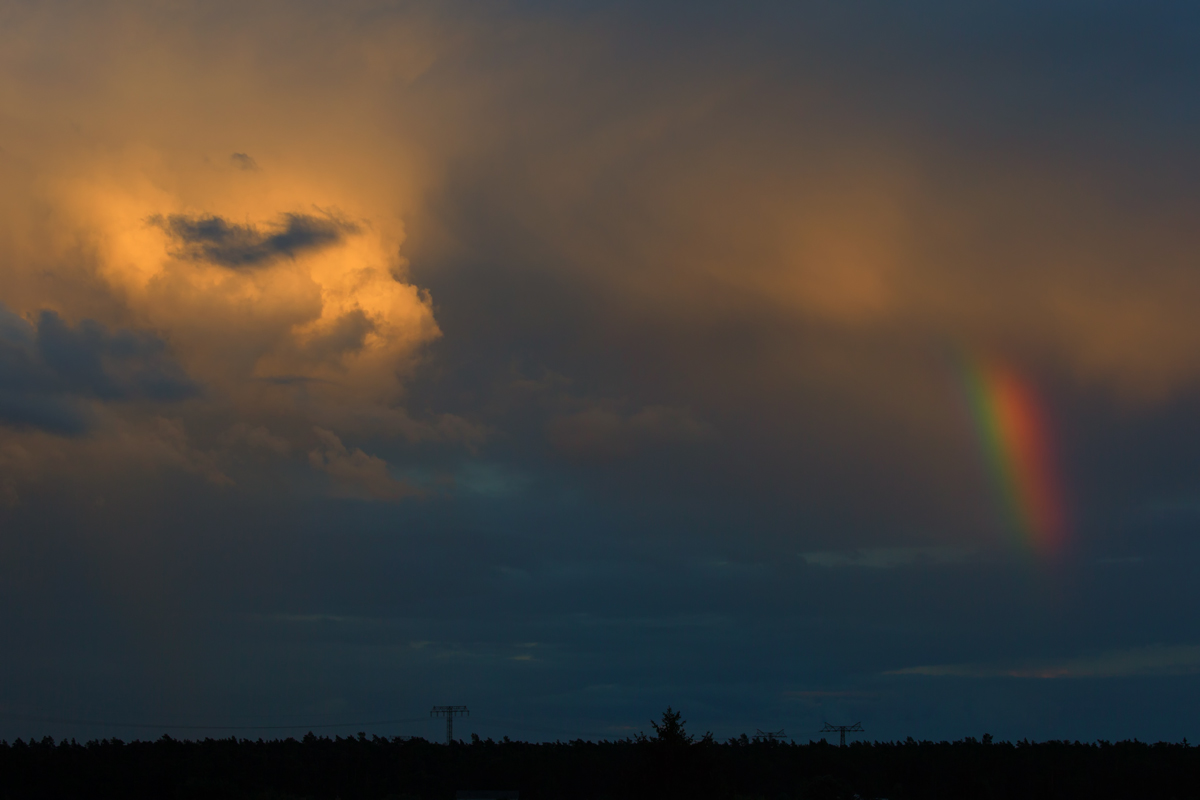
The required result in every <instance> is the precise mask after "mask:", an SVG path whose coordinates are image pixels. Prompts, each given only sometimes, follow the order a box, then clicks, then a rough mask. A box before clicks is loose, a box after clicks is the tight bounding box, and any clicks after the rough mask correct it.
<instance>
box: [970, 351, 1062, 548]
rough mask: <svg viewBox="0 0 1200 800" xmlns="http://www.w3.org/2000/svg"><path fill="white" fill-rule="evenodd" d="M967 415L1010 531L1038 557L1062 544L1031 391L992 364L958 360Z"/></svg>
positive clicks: (1058, 505) (1040, 418)
mask: <svg viewBox="0 0 1200 800" xmlns="http://www.w3.org/2000/svg"><path fill="white" fill-rule="evenodd" d="M963 376H964V383H965V386H966V391H967V399H968V401H969V403H970V407H971V415H972V418H973V420H974V422H975V426H976V431H977V433H978V435H979V439H980V444H981V445H982V447H983V451H984V455H985V457H986V459H987V462H988V467H989V470H990V472H991V474H992V478H993V480H994V482H995V485H996V489H997V491H998V493H999V495H1000V498H1001V501H1002V504H1003V506H1004V509H1005V512H1006V516H1007V517H1008V522H1009V524H1010V526H1011V527H1012V528H1013V529H1014V530H1015V531H1016V532H1017V533H1018V534H1019V535H1020V536H1021V537H1022V539H1023V540H1024V541H1025V542H1026V543H1027V544H1028V545H1029V546H1030V547H1031V548H1032V549H1033V550H1034V551H1035V552H1037V553H1038V554H1039V555H1042V556H1052V555H1055V554H1057V553H1059V552H1060V551H1061V550H1062V548H1063V546H1064V545H1065V544H1066V541H1065V540H1066V535H1067V526H1066V518H1065V514H1064V508H1063V506H1064V504H1063V497H1062V492H1061V489H1060V485H1059V479H1058V474H1057V470H1056V469H1055V464H1054V454H1053V448H1052V447H1051V442H1050V437H1049V435H1048V428H1047V425H1046V421H1047V420H1046V414H1045V413H1044V412H1043V410H1042V406H1041V404H1040V403H1039V402H1038V398H1037V395H1036V393H1035V392H1034V390H1033V387H1032V386H1031V385H1030V384H1029V382H1028V381H1026V380H1025V379H1024V378H1023V377H1022V376H1021V375H1020V374H1019V373H1017V372H1016V371H1015V370H1013V369H1012V368H1011V367H1009V366H1007V365H1005V364H1002V363H1000V362H997V361H992V360H987V359H978V358H968V359H964V360H963Z"/></svg>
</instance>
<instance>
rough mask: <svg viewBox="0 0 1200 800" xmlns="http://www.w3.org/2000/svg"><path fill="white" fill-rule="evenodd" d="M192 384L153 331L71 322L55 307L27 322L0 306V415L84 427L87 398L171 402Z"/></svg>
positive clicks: (193, 389)
mask: <svg viewBox="0 0 1200 800" xmlns="http://www.w3.org/2000/svg"><path fill="white" fill-rule="evenodd" d="M197 391H198V389H197V386H196V384H195V383H193V382H192V381H191V379H189V378H188V376H187V375H186V374H185V372H184V371H183V369H182V368H181V367H180V366H179V364H178V363H176V362H175V361H174V359H173V358H172V357H171V355H170V353H169V352H168V350H167V346H166V343H165V342H163V341H162V340H161V339H159V338H158V337H157V336H155V335H154V334H152V333H148V332H145V331H133V330H128V329H118V330H110V329H109V328H108V327H106V326H104V325H101V324H100V323H98V322H95V321H93V320H83V321H82V322H80V323H79V324H78V325H76V326H75V327H71V326H70V325H68V324H67V323H66V322H65V321H63V319H62V318H61V317H59V316H58V314H56V313H55V312H53V311H42V312H41V314H39V315H38V317H37V322H36V324H32V323H30V322H27V321H26V320H24V319H22V318H21V317H18V316H17V315H15V314H13V313H12V312H10V311H8V310H7V309H5V308H3V306H0V423H3V424H6V425H9V426H14V427H31V428H39V429H42V430H46V431H50V432H53V433H61V434H69V435H74V434H79V433H82V432H83V431H84V430H86V428H87V419H88V413H87V407H86V403H85V401H88V400H98V401H102V402H120V401H127V400H150V401H156V402H174V401H178V400H182V399H184V398H187V397H191V396H193V395H195V394H196V393H197Z"/></svg>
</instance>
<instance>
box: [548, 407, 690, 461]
mask: <svg viewBox="0 0 1200 800" xmlns="http://www.w3.org/2000/svg"><path fill="white" fill-rule="evenodd" d="M712 433H713V431H712V427H711V426H709V425H708V424H706V423H704V422H703V421H701V420H699V419H696V417H695V416H693V415H692V413H691V412H690V411H689V410H688V409H686V408H672V407H668V406H647V407H645V408H643V409H641V410H640V411H637V412H636V413H633V414H627V415H626V414H621V413H620V412H618V411H615V410H612V409H609V408H603V407H595V408H589V409H587V410H584V411H579V412H576V413H573V414H568V415H564V416H558V417H554V418H552V419H551V420H550V421H549V422H547V423H546V437H547V439H549V441H550V444H551V445H552V446H553V447H554V448H555V449H556V450H557V451H558V452H560V453H562V454H564V455H567V456H570V457H572V458H583V459H597V458H598V459H609V458H619V457H625V456H631V455H633V454H634V453H636V452H637V451H638V450H640V449H643V448H646V447H650V446H655V445H660V446H661V445H664V444H685V443H695V442H701V441H703V440H705V439H707V438H708V437H710V436H711V435H712Z"/></svg>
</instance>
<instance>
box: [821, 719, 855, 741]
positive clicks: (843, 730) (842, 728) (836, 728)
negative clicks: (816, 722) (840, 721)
mask: <svg viewBox="0 0 1200 800" xmlns="http://www.w3.org/2000/svg"><path fill="white" fill-rule="evenodd" d="M862 729H863V726H862V723H861V722H856V723H854V724H853V725H830V724H829V723H828V722H826V723H825V727H824V728H821V733H833V732H834V731H837V732H838V733H840V734H841V735H842V743H841V744H840V745H838V746H839V747H845V746H846V731H861V730H862Z"/></svg>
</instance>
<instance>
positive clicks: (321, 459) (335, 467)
mask: <svg viewBox="0 0 1200 800" xmlns="http://www.w3.org/2000/svg"><path fill="white" fill-rule="evenodd" d="M314 431H315V433H316V434H317V439H318V440H319V441H320V444H319V446H318V447H316V448H315V449H313V450H311V451H309V454H308V463H309V464H310V465H312V467H313V469H317V470H320V471H322V472H325V473H327V474H328V475H329V476H330V478H332V479H333V482H334V486H335V487H336V489H337V491H338V493H340V494H345V495H347V496H351V497H364V496H365V497H369V498H372V499H375V500H392V501H395V500H401V499H403V498H405V497H413V496H416V495H420V494H421V490H420V489H418V488H416V487H414V486H412V485H411V484H409V483H408V482H406V481H402V480H397V479H396V478H393V477H392V474H391V471H390V470H389V469H388V465H387V462H386V461H384V460H383V459H382V458H378V457H376V456H372V455H368V454H366V453H364V452H363V451H362V450H361V449H359V448H357V447H356V448H354V449H353V450H350V449H348V448H347V447H346V446H345V445H344V444H342V440H341V439H339V438H338V436H337V435H336V434H334V433H333V432H332V431H327V430H324V429H322V428H314Z"/></svg>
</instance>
